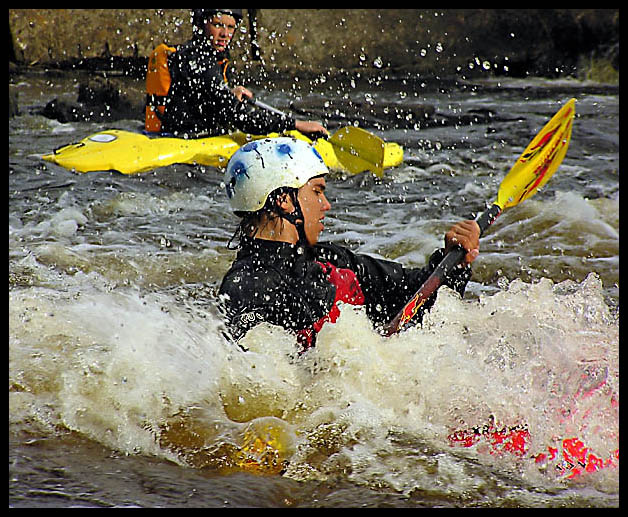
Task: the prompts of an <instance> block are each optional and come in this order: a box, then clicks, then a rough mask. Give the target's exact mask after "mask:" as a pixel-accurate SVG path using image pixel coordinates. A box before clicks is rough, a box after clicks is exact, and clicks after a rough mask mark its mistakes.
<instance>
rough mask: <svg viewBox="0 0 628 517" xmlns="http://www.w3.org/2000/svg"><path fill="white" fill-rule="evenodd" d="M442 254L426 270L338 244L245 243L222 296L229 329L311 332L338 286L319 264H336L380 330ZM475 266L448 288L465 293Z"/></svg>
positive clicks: (457, 274)
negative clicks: (353, 282)
mask: <svg viewBox="0 0 628 517" xmlns="http://www.w3.org/2000/svg"><path fill="white" fill-rule="evenodd" d="M443 256H444V250H443V249H439V250H436V251H435V252H434V253H433V254H432V256H431V257H430V259H429V262H428V265H427V266H425V267H423V268H405V267H403V266H402V265H401V264H399V263H396V262H391V261H388V260H380V259H376V258H373V257H370V256H368V255H363V254H357V253H353V252H352V251H350V250H349V249H347V248H345V247H342V246H338V245H336V244H332V243H319V244H317V245H316V246H314V247H306V248H304V247H301V246H297V245H291V244H288V243H284V242H275V241H267V240H262V239H252V238H246V237H244V238H242V240H241V248H240V250H239V251H238V254H237V257H236V260H235V261H234V262H233V264H232V266H231V269H230V270H229V271H228V272H227V274H226V275H225V277H224V279H223V281H222V285H221V286H220V291H219V292H220V294H221V295H226V296H225V297H224V306H225V309H226V310H225V312H226V319H227V326H228V328H229V330H230V332H231V335H232V336H233V337H234V338H235V339H236V340H238V339H240V338H241V337H242V336H244V334H246V332H247V331H248V330H249V329H251V328H252V327H254V326H256V325H257V324H259V323H260V322H268V323H272V324H275V325H279V326H282V327H284V328H286V329H290V330H293V331H295V332H297V333H298V332H299V331H301V330H303V329H310V328H312V326H313V325H314V323H316V322H318V321H319V320H320V319H321V318H322V317H324V316H325V315H327V314H328V313H329V312H330V310H331V308H332V305H333V303H334V299H335V292H336V287H335V286H334V285H333V284H332V283H331V282H330V281H329V280H328V277H327V275H326V274H325V272H324V271H323V268H322V267H321V265H320V264H319V263H323V264H324V263H328V262H329V263H331V264H333V265H334V266H336V267H338V268H347V269H350V270H351V271H353V272H354V273H355V275H356V277H357V280H358V282H359V284H360V287H361V289H362V292H363V294H364V305H365V307H366V313H367V315H368V317H369V319H370V320H371V321H372V322H373V323H374V325H375V326H376V327H377V326H383V325H385V324H387V323H389V322H390V321H391V320H392V319H393V318H394V317H395V316H396V315H397V313H398V312H399V310H401V308H402V307H403V306H404V304H405V303H406V302H407V301H408V300H409V299H410V298H411V297H412V296H413V295H414V294H415V292H416V291H417V290H418V289H419V287H421V285H422V284H423V282H424V281H425V280H426V279H427V277H428V276H429V275H430V274H431V273H432V271H434V269H435V268H436V266H437V265H438V264H439V262H440V261H441V260H442V258H443ZM470 278H471V267H469V266H466V267H458V268H455V269H454V271H453V272H452V273H451V274H450V276H449V277H447V278H446V279H445V281H444V283H443V285H447V286H448V287H451V288H452V289H454V290H456V291H457V292H458V293H459V294H460V295H461V296H462V295H463V294H464V290H465V288H466V285H467V282H468V281H469V279H470ZM435 299H436V296H435V294H433V295H432V296H431V297H430V298H429V299H428V300H427V301H426V302H425V304H424V305H423V306H422V307H421V309H420V312H419V313H418V314H417V317H416V318H415V321H413V322H411V323H413V324H416V323H418V322H420V321H421V319H422V318H423V314H424V312H425V311H426V310H429V309H430V308H431V307H432V306H433V305H434V301H435Z"/></svg>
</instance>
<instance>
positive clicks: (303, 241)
mask: <svg viewBox="0 0 628 517" xmlns="http://www.w3.org/2000/svg"><path fill="white" fill-rule="evenodd" d="M298 193H299V191H298V190H297V189H291V190H290V192H288V195H289V196H290V198H291V199H292V204H293V205H294V210H293V211H292V212H291V213H288V212H286V211H285V210H284V209H282V208H281V209H280V216H281V217H282V218H284V219H285V220H286V221H288V222H290V223H292V224H293V225H294V226H295V228H296V229H297V233H298V235H299V240H298V241H297V244H298V245H301V246H308V242H307V238H306V237H305V217H303V211H302V210H301V203H299V199H298V197H297V196H298Z"/></svg>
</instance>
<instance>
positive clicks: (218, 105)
mask: <svg viewBox="0 0 628 517" xmlns="http://www.w3.org/2000/svg"><path fill="white" fill-rule="evenodd" d="M168 69H169V71H170V77H171V84H170V89H169V91H168V95H167V97H166V101H165V112H164V115H163V118H162V131H163V132H165V133H172V134H175V135H177V136H181V135H189V136H198V135H203V136H205V135H208V136H214V135H221V134H225V133H228V132H231V131H234V130H240V131H242V132H244V133H251V134H256V135H259V134H268V133H271V132H277V133H281V132H283V131H287V130H292V129H295V119H294V118H292V117H290V116H281V115H277V114H275V113H271V112H269V111H266V110H262V109H252V108H251V107H250V105H249V104H248V103H245V102H240V101H238V99H237V98H236V97H235V96H234V95H233V94H232V93H231V91H230V89H229V88H228V87H227V82H226V81H227V79H228V73H229V69H228V56H227V54H226V53H219V52H216V50H214V48H213V47H212V46H211V44H210V42H209V41H208V40H207V38H206V37H204V36H196V37H194V38H193V39H191V40H190V41H188V42H187V43H186V44H184V45H181V46H179V47H178V48H177V51H176V52H173V53H172V54H171V55H170V56H168Z"/></svg>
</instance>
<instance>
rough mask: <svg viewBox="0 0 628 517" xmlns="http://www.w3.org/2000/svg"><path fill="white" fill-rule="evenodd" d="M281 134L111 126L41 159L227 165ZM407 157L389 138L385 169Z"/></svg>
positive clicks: (338, 166) (119, 165) (321, 145)
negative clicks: (179, 133) (190, 134)
mask: <svg viewBox="0 0 628 517" xmlns="http://www.w3.org/2000/svg"><path fill="white" fill-rule="evenodd" d="M287 134H288V135H289V136H293V137H295V138H298V139H300V140H305V141H307V142H310V143H312V141H311V140H310V139H308V138H307V137H306V136H304V135H302V134H301V133H299V132H298V131H289V132H288V133H287ZM278 136H282V135H280V134H278V133H271V134H269V135H260V136H257V135H255V136H253V135H247V134H244V133H239V132H238V133H233V134H229V135H224V136H212V137H207V138H199V139H184V138H174V137H161V136H159V137H149V136H147V135H144V134H141V133H135V132H132V131H125V130H120V129H108V130H105V131H100V132H99V133H95V134H93V135H90V136H88V137H86V138H84V139H83V140H81V141H80V142H78V143H74V144H70V145H66V146H64V147H61V148H60V149H57V150H56V151H54V152H53V153H50V154H46V155H44V156H42V159H44V160H46V161H50V162H53V163H56V164H57V165H60V166H61V167H64V168H66V169H69V170H71V171H74V172H79V173H85V172H94V171H110V170H113V171H118V172H121V173H122V174H139V173H142V172H147V171H150V170H153V169H156V168H157V167H165V166H167V165H172V164H175V163H187V164H198V165H206V166H210V167H225V166H226V165H227V162H228V161H229V158H231V156H232V155H233V153H235V152H236V151H237V150H238V149H239V148H240V147H241V146H242V145H244V144H245V143H247V142H249V141H251V140H256V139H261V138H274V137H278ZM313 145H314V147H315V148H316V149H317V151H318V152H319V153H320V155H321V156H322V158H323V160H324V161H325V164H326V165H327V166H328V167H329V168H330V169H331V170H338V171H346V169H345V168H344V167H343V165H342V163H341V162H340V160H339V159H338V157H337V156H336V153H335V151H334V148H333V146H332V144H331V143H329V142H328V141H327V140H325V139H323V138H320V139H318V140H316V141H315V142H313ZM402 161H403V148H402V147H401V146H400V145H398V144H396V143H394V142H386V143H385V147H384V168H391V167H396V166H397V165H399V164H400V163H401V162H402ZM365 170H366V169H365Z"/></svg>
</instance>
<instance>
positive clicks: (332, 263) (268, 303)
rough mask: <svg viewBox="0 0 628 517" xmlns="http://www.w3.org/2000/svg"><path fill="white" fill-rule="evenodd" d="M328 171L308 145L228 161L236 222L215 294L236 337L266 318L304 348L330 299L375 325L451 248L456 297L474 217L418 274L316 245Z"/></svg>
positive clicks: (254, 147)
mask: <svg viewBox="0 0 628 517" xmlns="http://www.w3.org/2000/svg"><path fill="white" fill-rule="evenodd" d="M327 173H328V170H327V167H326V166H325V164H324V163H323V160H322V159H321V157H320V156H319V155H318V153H317V151H316V150H315V149H314V147H312V146H311V145H309V144H307V143H306V142H303V141H300V140H295V139H291V138H275V139H264V140H257V141H254V142H251V143H249V144H246V145H245V146H243V147H242V148H240V149H239V150H238V151H237V152H236V153H234V155H233V156H232V158H231V160H230V161H229V164H228V166H227V170H226V172H225V178H224V183H225V189H226V193H227V196H228V197H229V202H230V205H231V208H232V210H233V211H234V213H235V214H236V215H237V216H239V217H240V218H241V222H240V225H239V227H238V230H237V232H236V234H235V235H234V239H237V240H238V245H239V249H238V254H237V257H236V259H235V261H234V262H233V264H232V266H231V268H230V269H229V271H228V272H227V274H226V275H225V277H224V279H223V281H222V284H221V286H220V291H219V292H220V295H221V298H222V301H223V307H224V309H225V314H226V321H227V326H228V328H229V330H230V333H231V335H232V337H233V338H234V339H235V340H239V339H240V338H241V337H243V336H244V335H245V334H246V332H247V331H248V330H250V329H251V328H253V327H254V326H256V325H257V324H259V323H261V322H268V323H271V324H274V325H279V326H281V327H283V328H285V329H288V330H290V331H293V332H295V334H296V337H297V341H298V342H299V343H300V345H301V347H302V350H306V349H307V348H309V347H311V346H313V345H314V343H315V341H316V334H317V333H318V332H319V331H320V329H321V328H322V326H323V325H324V324H325V323H326V322H332V323H333V322H335V321H336V319H337V317H338V315H339V307H338V302H343V303H348V304H353V305H364V306H365V308H366V313H367V315H368V317H369V319H370V320H371V321H372V322H373V323H374V325H375V326H376V327H381V326H383V325H385V324H386V323H388V322H389V321H390V320H391V319H392V318H393V317H394V316H395V315H396V314H397V312H398V311H399V310H400V309H401V308H402V307H403V305H404V304H405V302H406V301H408V300H409V298H410V297H411V296H412V295H413V294H414V293H415V291H416V290H417V289H418V288H419V287H420V286H421V284H422V283H423V282H424V281H425V279H426V278H427V277H428V276H429V275H430V273H431V272H432V271H433V270H434V268H435V267H436V266H437V265H438V264H439V262H440V261H441V260H442V258H443V257H444V255H445V253H446V252H447V251H449V249H450V248H451V247H452V246H454V245H456V244H459V245H461V246H462V247H463V248H465V249H466V250H467V254H466V256H465V263H464V266H463V267H459V268H455V270H454V271H453V273H452V274H451V275H450V276H449V277H446V279H445V282H444V284H445V285H447V286H449V287H450V288H452V289H454V290H456V291H457V292H458V293H460V295H463V294H464V290H465V287H466V285H467V282H468V281H469V278H470V277H471V268H470V264H471V262H473V260H475V258H476V257H477V256H478V254H479V234H480V232H479V227H478V225H477V223H476V222H475V221H462V222H460V223H456V224H454V225H453V226H452V228H451V229H450V230H449V231H448V232H447V233H446V235H445V247H444V248H442V249H439V250H436V251H435V252H434V253H433V254H432V256H431V257H430V259H429V263H428V265H427V266H425V267H423V268H404V267H403V266H401V265H400V264H398V263H395V262H392V261H387V260H380V259H375V258H373V257H370V256H368V255H363V254H357V253H354V252H352V251H350V250H349V249H348V248H345V247H343V246H339V245H336V244H332V243H321V242H319V236H320V234H321V232H322V231H323V229H324V224H323V221H324V218H325V214H326V213H327V211H328V210H329V209H330V208H331V205H330V203H329V201H328V199H327V197H326V196H325V189H326V180H325V176H326V174H327ZM232 240H233V239H232ZM434 300H435V296H434V295H433V296H432V297H431V298H430V299H428V301H427V302H426V303H425V304H424V305H423V306H422V307H421V311H422V312H421V313H420V314H418V316H419V317H417V318H416V319H415V320H414V321H413V323H415V324H416V323H417V322H419V321H420V320H421V317H422V314H423V312H424V311H425V310H428V309H429V308H430V307H431V306H432V305H433V304H434Z"/></svg>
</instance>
